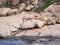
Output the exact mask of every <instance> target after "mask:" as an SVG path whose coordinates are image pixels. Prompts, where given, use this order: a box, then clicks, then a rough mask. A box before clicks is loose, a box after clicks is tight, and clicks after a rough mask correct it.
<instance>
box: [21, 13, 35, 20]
mask: <svg viewBox="0 0 60 45" xmlns="http://www.w3.org/2000/svg"><path fill="white" fill-rule="evenodd" d="M21 15H22V16H23V19H32V18H34V15H32V14H30V13H28V12H22V13H21Z"/></svg>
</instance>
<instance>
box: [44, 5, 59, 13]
mask: <svg viewBox="0 0 60 45" xmlns="http://www.w3.org/2000/svg"><path fill="white" fill-rule="evenodd" d="M44 11H45V12H48V11H49V12H52V13H59V12H60V5H50V6H49V7H48V8H46V9H45V10H44Z"/></svg>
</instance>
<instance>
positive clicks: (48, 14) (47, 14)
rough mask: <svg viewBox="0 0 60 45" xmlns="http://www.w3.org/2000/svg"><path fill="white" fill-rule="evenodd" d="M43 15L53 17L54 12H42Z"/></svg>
mask: <svg viewBox="0 0 60 45" xmlns="http://www.w3.org/2000/svg"><path fill="white" fill-rule="evenodd" d="M41 15H42V16H43V17H44V16H46V17H52V16H53V14H52V13H50V12H45V13H41Z"/></svg>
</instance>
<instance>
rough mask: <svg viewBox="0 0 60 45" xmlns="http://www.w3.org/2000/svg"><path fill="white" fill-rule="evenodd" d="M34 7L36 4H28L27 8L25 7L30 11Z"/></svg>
mask: <svg viewBox="0 0 60 45" xmlns="http://www.w3.org/2000/svg"><path fill="white" fill-rule="evenodd" d="M33 8H34V6H33V5H31V4H30V5H28V6H27V7H26V8H25V10H28V11H30V10H31V9H33Z"/></svg>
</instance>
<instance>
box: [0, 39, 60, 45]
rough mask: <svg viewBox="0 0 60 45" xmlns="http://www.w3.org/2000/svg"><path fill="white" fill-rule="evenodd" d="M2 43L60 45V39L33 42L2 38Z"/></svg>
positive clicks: (13, 44)
mask: <svg viewBox="0 0 60 45" xmlns="http://www.w3.org/2000/svg"><path fill="white" fill-rule="evenodd" d="M0 45H60V39H55V40H53V41H43V42H39V41H36V42H33V43H32V44H30V43H26V42H25V41H22V40H0Z"/></svg>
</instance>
